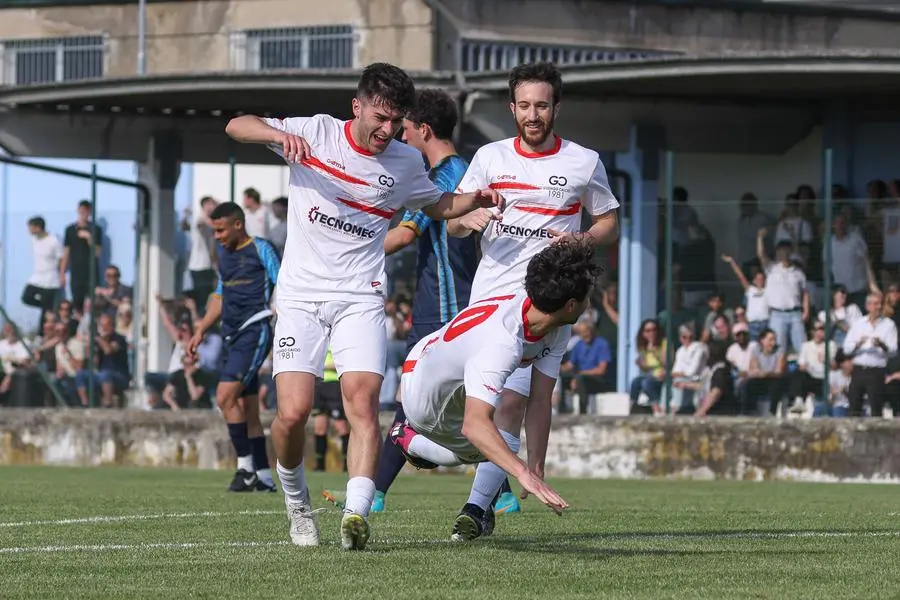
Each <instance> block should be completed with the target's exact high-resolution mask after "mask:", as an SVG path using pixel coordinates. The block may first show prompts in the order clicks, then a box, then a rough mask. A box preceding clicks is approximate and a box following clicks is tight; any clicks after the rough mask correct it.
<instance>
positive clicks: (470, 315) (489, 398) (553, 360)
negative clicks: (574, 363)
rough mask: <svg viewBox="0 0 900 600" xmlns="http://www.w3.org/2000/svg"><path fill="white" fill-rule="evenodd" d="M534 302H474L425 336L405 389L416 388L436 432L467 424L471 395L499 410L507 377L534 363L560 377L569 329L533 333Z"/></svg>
mask: <svg viewBox="0 0 900 600" xmlns="http://www.w3.org/2000/svg"><path fill="white" fill-rule="evenodd" d="M530 307H531V300H529V299H528V296H527V295H525V294H524V293H522V294H517V295H508V296H499V297H497V298H488V299H484V300H481V301H479V302H475V303H473V304H471V305H470V306H469V307H468V308H466V309H465V310H463V311H462V312H460V313H459V314H458V315H457V316H456V317H455V318H454V319H453V320H452V321H450V322H449V323H447V324H446V325H444V326H443V327H442V328H441V329H439V330H438V331H437V332H435V333H434V334H433V335H430V336H428V337H425V338H423V339H422V340H420V341H419V343H417V344H416V345H415V346H414V347H413V349H412V350H411V351H410V353H409V356H408V358H407V360H406V362H405V363H404V364H403V373H404V375H403V377H404V378H411V379H410V380H408V381H406V382H405V383H404V389H406V390H414V392H413V393H414V395H415V402H416V403H417V405H420V406H423V407H424V408H425V410H424V411H423V412H424V413H425V414H426V415H427V417H426V419H425V420H426V421H427V422H417V423H416V426H418V427H420V428H422V429H423V430H425V431H432V430H433V429H434V428H435V427H437V426H438V424H439V423H446V422H448V421H454V422H455V421H459V422H461V421H462V417H463V413H464V410H465V399H466V397H472V398H478V399H479V400H482V401H484V402H487V403H488V404H490V405H491V406H494V407H496V406H497V404H498V403H499V402H500V393H501V391H502V390H503V386H504V384H505V383H506V379H507V378H508V377H509V376H510V374H511V373H512V372H513V371H515V370H516V369H518V368H520V367H524V366H528V365H533V366H534V367H535V368H536V369H538V370H539V371H540V372H541V373H543V374H545V375H547V376H548V377H552V378H556V377H557V376H558V375H559V365H560V362H561V361H562V357H563V354H564V353H565V351H566V342H567V341H568V335H567V334H568V332H569V328H568V327H560V328H558V329H556V330H554V331H552V332H550V333H548V334H547V335H545V336H543V337H539V338H538V337H534V336H532V335H531V334H530V333H529V330H528V319H527V316H526V315H527V313H528V309H529V308H530Z"/></svg>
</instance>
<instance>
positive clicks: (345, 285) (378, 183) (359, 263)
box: [265, 115, 443, 302]
mask: <svg viewBox="0 0 900 600" xmlns="http://www.w3.org/2000/svg"><path fill="white" fill-rule="evenodd" d="M265 122H266V123H267V124H268V125H270V126H272V127H274V128H276V129H279V130H281V131H285V132H288V133H292V134H295V135H298V136H301V137H303V138H304V139H305V140H306V142H307V143H308V144H309V147H310V149H311V150H312V158H309V159H306V160H304V161H303V162H302V163H299V164H298V163H293V164H289V165H288V166H289V167H290V174H291V176H290V191H289V202H288V218H287V242H286V244H285V248H284V258H283V259H282V262H281V271H280V272H279V274H278V287H277V294H278V297H279V298H282V299H289V300H297V301H304V302H321V301H328V300H351V301H371V302H383V301H384V294H385V293H386V292H385V287H386V285H385V284H386V279H385V272H384V237H385V235H386V233H387V230H388V226H389V225H390V221H391V217H393V216H394V213H396V212H397V211H398V210H400V209H401V208H403V207H407V208H409V209H410V210H418V209H421V208H423V207H425V206H428V205H430V204H434V203H436V202H437V201H438V200H440V198H441V195H442V193H443V192H441V191H440V190H439V189H437V188H436V187H435V185H434V183H432V182H431V180H430V179H429V178H428V172H427V171H426V170H425V167H424V164H423V162H422V155H421V153H420V152H419V151H418V150H416V149H415V148H413V147H411V146H407V145H406V144H403V143H399V142H391V143H390V144H389V145H388V147H387V149H386V150H385V151H384V152H382V153H381V154H372V153H370V152H368V151H366V150H365V149H363V148H361V147H359V146H358V145H357V144H356V143H355V142H354V141H353V138H352V137H351V135H350V121H341V120H338V119H335V118H334V117H332V116H330V115H316V116H314V117H293V118H289V119H265ZM270 148H271V150H273V151H274V152H276V153H277V154H279V155H281V154H282V148H281V146H274V145H273V146H270Z"/></svg>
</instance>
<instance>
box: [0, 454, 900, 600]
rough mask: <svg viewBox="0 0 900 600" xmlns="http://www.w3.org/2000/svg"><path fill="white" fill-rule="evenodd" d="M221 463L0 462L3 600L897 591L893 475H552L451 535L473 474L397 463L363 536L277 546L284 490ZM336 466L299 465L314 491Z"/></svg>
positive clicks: (331, 483) (328, 536) (517, 598)
mask: <svg viewBox="0 0 900 600" xmlns="http://www.w3.org/2000/svg"><path fill="white" fill-rule="evenodd" d="M229 475H230V474H229V473H223V472H208V471H193V470H167V469H165V470H164V469H159V470H155V469H120V468H97V469H68V468H53V467H5V468H0V481H2V487H0V598H4V599H11V598H42V599H43V598H216V599H221V598H245V599H250V598H304V599H315V600H320V599H321V600H324V599H333V600H344V599H349V598H377V599H382V598H384V599H391V600H394V599H405V598H409V599H432V598H433V599H445V598H446V599H452V600H455V599H460V600H462V599H466V600H469V599H474V600H488V599H509V600H521V599H525V598H542V599H553V600H556V599H562V598H584V599H596V598H679V599H680V598H713V599H723V598H772V599H784V598H790V599H794V598H814V599H816V600H825V599H831V598H835V599H836V598H841V599H846V598H866V599H872V598H896V597H898V596H900V566H898V563H900V523H898V515H900V512H898V511H900V488H898V487H897V486H892V485H834V484H802V483H741V482H689V481H643V482H625V481H600V480H556V481H554V482H553V483H554V484H556V485H557V487H558V489H559V490H560V492H561V493H562V494H563V496H564V497H565V498H566V499H567V500H568V501H569V502H570V503H571V504H572V509H570V510H569V511H568V512H567V514H565V515H563V516H561V517H557V516H555V515H553V514H552V513H551V512H549V511H548V510H546V509H544V508H543V507H541V506H539V505H538V504H537V503H536V502H535V501H534V500H528V501H526V502H525V504H524V511H523V512H522V513H521V514H518V515H508V516H499V517H498V518H497V530H496V533H495V535H494V536H493V537H491V538H488V539H485V540H479V541H477V542H475V543H472V544H468V545H458V544H452V543H450V542H449V533H450V527H451V524H452V521H453V517H454V516H455V514H456V511H457V510H458V508H459V507H460V506H461V505H462V503H463V502H464V501H465V498H466V496H467V493H468V486H469V483H470V482H471V479H470V477H468V476H462V475H415V476H402V477H401V478H400V479H399V480H398V481H397V484H396V486H395V488H394V490H392V492H391V493H390V494H389V495H388V503H387V508H388V510H387V512H386V513H384V514H379V515H373V516H372V517H371V520H370V522H371V525H372V539H371V540H370V542H369V548H368V549H367V550H366V551H365V552H357V553H347V552H342V551H341V550H340V549H339V546H338V524H339V519H340V515H339V513H338V512H337V510H336V509H335V510H331V511H329V512H327V513H325V514H322V515H320V519H319V526H320V529H321V533H322V542H323V545H322V546H321V547H319V548H295V547H293V546H290V545H289V544H288V541H287V540H288V533H287V519H286V516H285V514H284V504H283V500H282V495H281V493H278V494H261V493H256V494H227V493H225V491H224V490H225V488H226V487H227V484H228V483H229ZM344 482H345V480H344V478H343V477H342V476H339V475H327V476H320V475H317V474H313V475H311V476H310V487H311V490H312V492H313V495H314V497H315V502H314V504H315V505H317V506H329V505H327V504H326V503H325V502H324V501H323V500H322V499H321V496H320V493H321V491H322V490H323V489H337V490H340V489H343V484H344Z"/></svg>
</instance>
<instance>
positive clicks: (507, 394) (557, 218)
mask: <svg viewBox="0 0 900 600" xmlns="http://www.w3.org/2000/svg"><path fill="white" fill-rule="evenodd" d="M561 93H562V78H561V76H560V73H559V70H558V69H556V67H554V66H553V65H552V64H549V63H528V64H524V65H520V66H518V67H515V68H514V69H513V70H512V71H511V72H510V75H509V97H510V104H509V108H510V111H511V112H512V114H513V118H514V119H515V123H516V128H517V130H518V133H519V134H518V136H516V137H514V138H511V139H505V140H500V141H498V142H494V143H491V144H487V145H485V146H483V147H482V148H480V149H479V150H478V152H476V153H475V156H474V158H473V159H472V162H471V163H470V165H469V169H468V170H467V171H466V175H465V177H463V180H462V182H461V183H460V185H459V188H460V190H462V191H466V190H475V189H479V188H483V187H490V188H491V189H495V190H500V191H502V192H503V194H504V196H505V198H506V205H505V209H504V210H503V219H502V221H498V220H492V219H493V214H492V211H490V210H479V211H474V212H472V213H470V214H468V215H465V216H464V217H462V218H460V219H455V220H452V221H450V222H449V223H448V224H447V228H448V231H449V232H450V234H451V235H457V236H465V235H468V234H469V233H471V232H472V231H473V230H474V231H483V232H484V233H483V236H482V240H481V250H482V258H481V262H480V263H479V265H478V270H477V271H476V272H475V280H474V282H473V283H472V294H471V300H472V301H476V300H478V299H479V298H487V297H491V296H498V295H504V294H511V293H517V292H519V291H520V290H521V289H522V282H523V280H524V278H525V269H526V265H527V264H528V261H529V259H531V257H532V256H534V255H536V254H537V253H538V252H540V251H541V250H542V249H543V248H544V247H546V245H547V244H549V243H552V242H555V241H559V240H571V239H576V240H582V239H583V240H584V241H585V242H587V243H589V244H591V245H593V246H595V247H596V246H608V245H611V244H613V243H614V242H615V241H616V239H617V238H618V234H619V228H618V219H617V216H616V209H617V208H618V206H619V203H618V202H617V201H616V198H615V196H614V195H613V193H612V191H611V190H610V188H609V182H608V180H607V176H606V169H605V167H604V166H603V162H602V161H601V160H600V157H599V156H598V155H597V153H596V152H594V151H593V150H590V149H588V148H585V147H583V146H579V145H578V144H576V143H574V142H571V141H569V140H564V139H562V138H560V137H559V136H557V135H556V134H555V133H554V132H553V125H554V123H555V121H556V117H557V115H558V114H559V108H560V96H561ZM582 211H587V213H588V215H589V216H590V218H591V221H592V224H591V227H590V229H589V230H588V231H586V232H581V227H582ZM494 212H495V211H494ZM531 371H532V369H531V367H524V368H522V369H519V370H517V371H516V372H515V373H514V374H513V375H512V376H511V377H510V378H509V380H508V381H507V382H506V386H505V389H504V391H503V403H502V404H501V405H500V408H499V409H498V411H497V422H498V424H499V425H501V427H503V428H505V429H506V430H507V431H509V432H515V433H516V435H517V436H518V432H519V431H520V428H521V423H522V419H523V416H524V413H525V410H526V406H527V399H528V395H529V388H530V383H531V381H532V373H531ZM501 486H503V491H504V492H505V493H503V494H502V495H501V496H500V497H499V498H498V502H497V505H496V507H495V508H496V510H497V512H504V511H505V510H507V509H508V508H509V505H510V504H514V503H516V499H515V496H513V494H512V493H511V491H510V489H509V487H508V483H506V475H505V473H504V472H503V470H502V469H500V468H499V467H498V466H496V465H492V464H489V463H485V464H481V465H479V466H478V469H477V471H476V474H475V481H474V483H473V486H472V496H471V497H470V499H471V498H475V497H477V496H478V495H479V494H482V493H487V492H488V491H489V490H491V489H493V490H495V493H497V490H499V489H500V488H501Z"/></svg>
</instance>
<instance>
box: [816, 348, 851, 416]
mask: <svg viewBox="0 0 900 600" xmlns="http://www.w3.org/2000/svg"><path fill="white" fill-rule="evenodd" d="M834 361H835V362H836V363H837V366H838V368H837V369H835V370H833V371H831V372H829V374H828V388H829V390H830V395H829V397H828V403H827V404H825V403H818V404H816V409H815V411H814V412H813V416H814V417H822V416H825V415H829V416H832V417H846V416H847V412H848V411H849V409H850V398H849V393H850V380H851V377H852V375H853V357H852V356H850V355H849V354H845V353H844V351H843V350H842V349H838V351H837V355H836V356H835V357H834Z"/></svg>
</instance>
